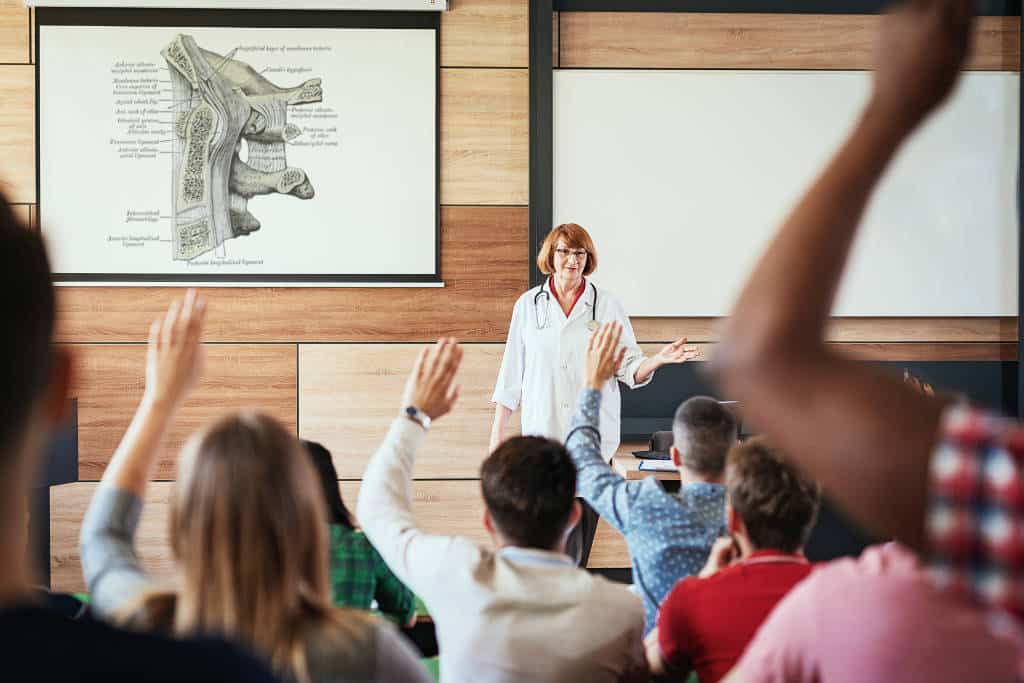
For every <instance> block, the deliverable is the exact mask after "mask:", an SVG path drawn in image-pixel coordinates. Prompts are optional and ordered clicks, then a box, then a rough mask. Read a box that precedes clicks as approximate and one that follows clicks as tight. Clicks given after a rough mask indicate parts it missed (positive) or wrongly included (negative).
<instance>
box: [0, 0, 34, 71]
mask: <svg viewBox="0 0 1024 683" xmlns="http://www.w3.org/2000/svg"><path fill="white" fill-rule="evenodd" d="M20 4H21V3H17V4H16V3H13V2H10V3H8V2H5V3H3V4H0V63H2V64H28V63H29V60H30V59H31V52H32V51H31V47H30V45H29V43H30V37H29V26H30V25H31V24H30V17H29V11H28V10H27V9H25V7H23V6H19V5H20Z"/></svg>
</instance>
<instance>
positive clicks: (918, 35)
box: [873, 0, 974, 130]
mask: <svg viewBox="0 0 1024 683" xmlns="http://www.w3.org/2000/svg"><path fill="white" fill-rule="evenodd" d="M973 7H974V2H973V0H909V1H908V2H905V3H903V4H902V5H901V6H900V7H898V8H897V9H895V10H894V11H892V12H891V13H889V14H888V15H886V16H885V18H884V19H883V20H882V29H881V37H880V39H879V44H878V54H877V56H876V62H877V64H876V67H875V76H874V96H873V102H874V103H875V104H876V105H879V106H880V107H881V108H882V109H883V111H884V113H885V115H887V116H889V117H892V118H893V119H895V120H898V121H900V122H901V123H902V125H903V127H904V128H905V129H908V130H909V129H910V128H913V127H914V126H916V125H917V124H918V123H920V121H921V120H922V119H923V118H924V117H925V116H927V115H928V114H929V113H930V112H931V111H932V110H933V109H935V108H936V107H937V106H938V105H939V104H941V103H942V102H943V100H945V99H946V97H947V96H948V95H949V94H950V92H952V90H953V85H954V84H955V83H956V80H957V77H958V76H959V74H960V69H961V68H962V67H963V64H964V61H965V60H966V59H967V54H968V51H969V48H970V42H971V41H970V38H971V26H972V23H973V22H972V16H973Z"/></svg>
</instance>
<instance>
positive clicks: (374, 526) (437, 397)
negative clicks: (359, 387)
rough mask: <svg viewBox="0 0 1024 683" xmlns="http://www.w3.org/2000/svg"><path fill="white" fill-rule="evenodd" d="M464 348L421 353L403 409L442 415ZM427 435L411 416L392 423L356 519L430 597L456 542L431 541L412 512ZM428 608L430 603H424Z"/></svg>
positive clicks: (404, 576)
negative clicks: (418, 464) (418, 452)
mask: <svg viewBox="0 0 1024 683" xmlns="http://www.w3.org/2000/svg"><path fill="white" fill-rule="evenodd" d="M461 360H462V349H461V348H460V347H459V345H458V344H456V343H455V341H454V340H453V339H442V340H440V341H439V342H438V343H437V344H436V345H435V346H431V347H428V348H425V349H424V350H423V352H422V353H420V355H419V357H418V358H417V360H416V364H415V366H414V367H413V370H412V373H411V374H410V375H409V380H408V382H407V383H406V388H405V394H404V397H403V400H402V407H403V408H405V407H407V406H415V407H416V408H418V409H419V410H420V411H422V412H423V413H425V414H426V415H427V416H428V417H429V418H430V419H431V421H434V420H437V419H440V418H441V417H442V416H444V415H446V414H447V413H448V412H449V411H450V410H451V409H452V406H453V405H454V404H455V401H456V399H457V398H458V393H459V390H458V386H457V385H456V384H455V383H454V380H455V372H456V371H457V370H458V367H459V363H460V361H461ZM425 435H426V430H425V429H424V427H423V426H422V425H421V424H419V423H418V422H415V421H413V419H411V418H409V417H405V416H402V417H398V418H396V419H395V421H394V422H393V423H392V424H391V429H390V430H389V431H388V434H387V436H386V437H385V439H384V442H383V443H382V444H381V446H380V448H378V449H377V452H376V454H374V456H373V458H371V460H370V463H369V465H367V467H366V472H365V473H364V474H363V483H362V486H361V487H360V489H359V502H358V505H357V507H356V516H357V517H358V518H359V524H360V526H362V528H363V532H364V533H365V534H366V536H367V538H369V539H370V542H371V543H373V546H374V547H375V548H376V549H377V552H379V553H380V555H381V557H383V558H384V561H385V562H387V564H388V566H389V567H390V568H391V570H392V571H393V572H394V573H395V574H396V575H397V576H398V578H400V579H401V580H402V581H403V582H404V583H405V584H406V585H407V586H409V587H410V588H412V589H413V591H415V592H416V593H418V594H419V595H420V596H422V597H424V598H429V596H430V594H431V593H432V592H433V590H434V589H435V588H440V587H442V586H440V585H439V582H438V581H437V580H436V579H437V576H438V574H439V572H441V571H442V570H443V568H444V566H445V564H446V563H447V562H449V561H450V560H451V553H452V552H455V551H456V548H457V547H458V546H459V542H460V539H457V538H453V537H449V536H435V535H432V534H428V533H427V532H425V531H423V530H422V529H420V528H419V526H418V524H417V522H416V515H415V514H414V513H413V509H412V472H413V466H414V464H415V460H416V449H417V448H418V447H419V445H420V442H422V441H423V437H424V436H425ZM428 604H429V603H428Z"/></svg>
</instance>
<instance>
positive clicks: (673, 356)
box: [654, 337, 700, 367]
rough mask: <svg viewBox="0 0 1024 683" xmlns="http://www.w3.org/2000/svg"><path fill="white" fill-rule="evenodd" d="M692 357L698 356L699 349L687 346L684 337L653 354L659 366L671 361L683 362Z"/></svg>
mask: <svg viewBox="0 0 1024 683" xmlns="http://www.w3.org/2000/svg"><path fill="white" fill-rule="evenodd" d="M694 358H700V351H699V350H698V349H696V348H694V347H692V346H687V345H686V337H683V338H682V339H680V340H679V341H674V342H672V343H671V344H667V345H666V346H665V347H663V348H662V349H661V351H658V353H657V354H656V355H655V356H654V359H655V361H656V362H657V363H658V366H659V367H660V366H662V365H670V364H672V363H685V362H686V361H688V360H693V359H694Z"/></svg>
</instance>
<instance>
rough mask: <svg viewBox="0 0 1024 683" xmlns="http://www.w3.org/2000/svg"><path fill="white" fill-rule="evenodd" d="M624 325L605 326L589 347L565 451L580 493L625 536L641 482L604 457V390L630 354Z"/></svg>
mask: <svg viewBox="0 0 1024 683" xmlns="http://www.w3.org/2000/svg"><path fill="white" fill-rule="evenodd" d="M621 335H622V326H621V325H620V324H619V323H615V322H609V323H605V324H604V325H603V326H602V327H601V329H599V330H597V331H595V332H594V334H592V335H591V337H590V342H589V344H588V345H587V357H586V369H585V370H584V382H585V384H584V386H583V388H582V389H581V390H580V395H579V398H578V399H577V401H576V412H575V413H574V414H573V417H572V420H571V421H570V423H569V434H568V435H567V436H566V439H565V448H566V450H567V451H569V455H570V456H571V457H572V460H573V462H574V463H575V464H576V470H577V472H578V475H577V491H576V493H577V494H578V495H579V496H581V497H582V498H583V499H584V500H586V501H587V502H588V503H589V504H590V506H591V507H593V508H594V509H595V510H597V512H598V513H599V514H600V515H601V516H602V517H603V518H604V519H606V520H607V521H608V523H609V524H611V525H612V526H613V527H615V528H616V529H617V530H618V531H619V533H625V532H626V529H627V528H628V527H629V521H630V518H629V510H630V505H631V500H632V496H633V495H635V493H636V491H637V489H638V487H639V486H640V482H627V481H626V480H625V479H624V478H623V477H620V476H619V475H618V474H616V473H615V471H614V470H613V469H612V468H611V467H610V466H609V465H608V463H607V462H605V460H604V458H602V457H601V432H600V419H601V387H602V386H604V384H605V382H607V381H608V380H609V379H611V378H612V377H613V376H614V375H615V373H616V371H617V370H618V369H619V367H620V366H621V364H622V360H623V358H624V357H625V356H626V353H627V352H628V350H629V349H628V347H627V346H620V345H619V340H620V337H621Z"/></svg>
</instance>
